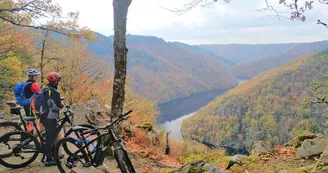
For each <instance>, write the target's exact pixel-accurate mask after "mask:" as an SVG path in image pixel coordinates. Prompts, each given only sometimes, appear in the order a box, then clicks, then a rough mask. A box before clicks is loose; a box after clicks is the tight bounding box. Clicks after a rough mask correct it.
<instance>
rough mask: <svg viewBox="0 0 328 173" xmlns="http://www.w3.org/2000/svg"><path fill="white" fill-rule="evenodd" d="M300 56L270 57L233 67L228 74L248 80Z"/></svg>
mask: <svg viewBox="0 0 328 173" xmlns="http://www.w3.org/2000/svg"><path fill="white" fill-rule="evenodd" d="M301 55H303V54H302V53H297V52H294V53H287V54H285V53H284V54H279V55H272V56H269V57H264V58H260V59H256V60H252V61H248V62H245V63H243V64H240V65H236V66H233V67H232V68H231V70H230V72H231V73H232V74H233V75H234V76H235V77H237V78H241V79H250V78H252V77H254V76H256V75H258V74H260V73H262V72H264V71H266V70H269V69H272V68H275V67H279V66H281V65H283V64H285V63H287V62H289V61H291V60H293V59H295V58H297V57H299V56H301Z"/></svg>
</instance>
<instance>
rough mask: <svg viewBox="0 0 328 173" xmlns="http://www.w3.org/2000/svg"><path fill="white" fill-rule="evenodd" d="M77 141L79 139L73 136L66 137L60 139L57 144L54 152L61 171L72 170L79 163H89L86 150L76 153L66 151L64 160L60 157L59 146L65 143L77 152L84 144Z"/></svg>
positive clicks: (70, 149)
mask: <svg viewBox="0 0 328 173" xmlns="http://www.w3.org/2000/svg"><path fill="white" fill-rule="evenodd" d="M76 141H78V140H77V139H74V138H72V137H65V138H63V139H61V140H59V141H58V142H57V144H56V147H55V153H54V154H55V159H56V161H57V167H58V169H59V171H60V172H61V173H66V172H71V170H72V168H74V167H76V166H78V164H81V165H86V164H88V163H89V158H88V156H87V153H86V152H85V150H81V152H79V153H77V154H75V155H73V154H68V153H64V158H63V159H62V160H60V159H59V155H58V152H59V148H60V147H62V145H63V144H65V145H66V146H67V147H68V148H69V151H72V152H75V151H77V150H79V149H80V148H81V147H82V145H80V144H79V143H78V142H76Z"/></svg>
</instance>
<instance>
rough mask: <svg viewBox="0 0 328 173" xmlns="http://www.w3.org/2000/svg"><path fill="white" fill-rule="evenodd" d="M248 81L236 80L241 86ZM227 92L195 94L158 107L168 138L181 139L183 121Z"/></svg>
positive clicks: (217, 91) (160, 119)
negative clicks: (168, 134)
mask: <svg viewBox="0 0 328 173" xmlns="http://www.w3.org/2000/svg"><path fill="white" fill-rule="evenodd" d="M247 80H248V79H238V84H241V83H243V82H245V81H247ZM225 91H227V90H222V89H221V90H218V89H217V90H212V91H208V92H203V93H197V94H194V95H191V96H189V97H184V98H178V99H175V100H172V101H169V102H167V103H163V104H160V105H159V108H160V111H161V116H160V118H159V122H160V123H161V124H163V127H164V129H165V130H166V131H171V134H170V137H171V138H175V139H181V138H182V136H181V131H180V130H181V125H182V121H183V120H184V119H187V118H189V117H192V116H193V115H194V114H195V113H196V112H197V111H198V109H199V108H201V107H203V106H206V105H207V104H208V103H209V102H211V101H212V100H214V99H215V98H216V97H218V96H220V95H221V94H223V93H224V92H225Z"/></svg>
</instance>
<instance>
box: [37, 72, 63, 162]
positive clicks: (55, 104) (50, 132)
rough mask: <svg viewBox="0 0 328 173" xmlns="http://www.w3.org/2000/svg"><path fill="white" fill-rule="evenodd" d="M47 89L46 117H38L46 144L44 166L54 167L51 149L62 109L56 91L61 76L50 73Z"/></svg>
mask: <svg viewBox="0 0 328 173" xmlns="http://www.w3.org/2000/svg"><path fill="white" fill-rule="evenodd" d="M47 80H48V82H49V83H48V84H47V86H46V87H47V88H48V89H49V90H50V91H51V92H50V93H51V94H49V96H48V97H49V98H47V99H46V100H47V104H48V111H47V113H46V115H43V114H41V115H40V122H41V124H42V125H43V126H44V127H45V129H46V134H45V135H46V144H45V148H44V151H45V153H46V157H47V158H46V162H45V166H54V165H56V164H57V162H56V161H55V159H54V156H53V148H54V143H55V140H56V137H57V136H56V131H57V119H58V118H59V111H60V110H61V109H62V108H63V107H64V105H63V104H62V103H61V99H60V94H59V92H58V91H57V87H58V83H59V81H60V80H61V75H60V74H59V73H57V72H51V73H49V74H48V75H47Z"/></svg>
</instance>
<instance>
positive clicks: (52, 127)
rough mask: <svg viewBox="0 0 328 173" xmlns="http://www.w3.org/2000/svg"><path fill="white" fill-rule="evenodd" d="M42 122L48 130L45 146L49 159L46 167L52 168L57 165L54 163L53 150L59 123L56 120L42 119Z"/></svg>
mask: <svg viewBox="0 0 328 173" xmlns="http://www.w3.org/2000/svg"><path fill="white" fill-rule="evenodd" d="M40 122H41V123H42V125H43V126H44V127H45V129H46V143H45V146H43V147H44V151H45V153H46V157H47V159H46V166H52V165H55V163H52V162H53V161H54V160H53V151H52V149H53V146H54V143H55V140H56V131H57V121H56V120H55V119H46V118H42V119H41V120H40Z"/></svg>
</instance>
